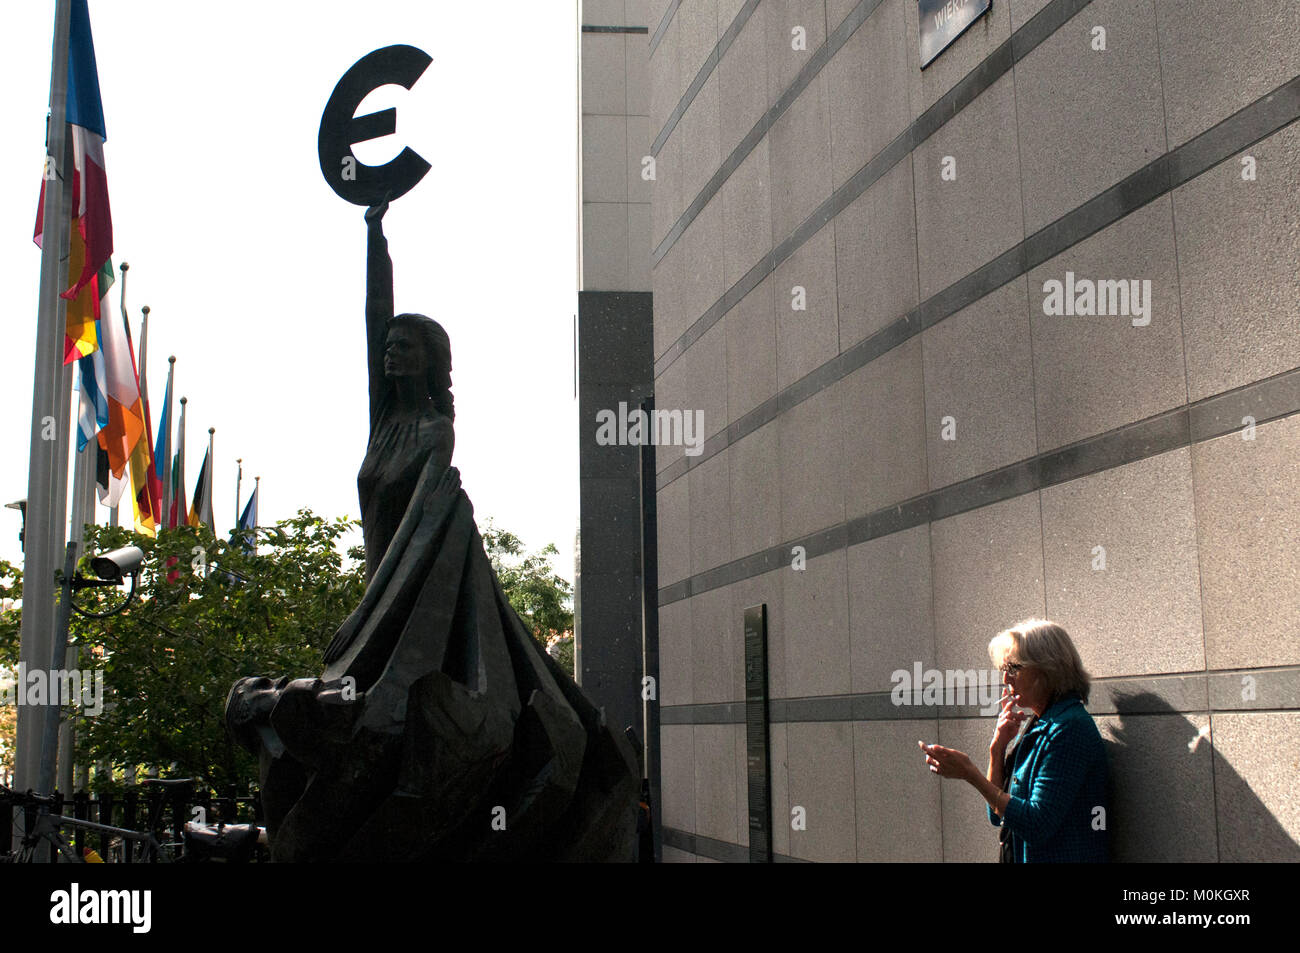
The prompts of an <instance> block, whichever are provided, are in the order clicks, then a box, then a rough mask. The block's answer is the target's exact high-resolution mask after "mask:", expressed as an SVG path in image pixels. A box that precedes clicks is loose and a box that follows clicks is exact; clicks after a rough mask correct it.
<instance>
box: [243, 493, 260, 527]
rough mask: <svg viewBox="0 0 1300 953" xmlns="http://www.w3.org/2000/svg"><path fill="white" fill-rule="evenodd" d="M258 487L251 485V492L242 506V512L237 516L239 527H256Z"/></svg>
mask: <svg viewBox="0 0 1300 953" xmlns="http://www.w3.org/2000/svg"><path fill="white" fill-rule="evenodd" d="M258 489H259V487H256V486H255V487H253V494H252V496H250V497H249V498H248V504H247V505H246V506H245V507H244V512H243V514H242V515H241V516H240V517H239V528H240V529H256V528H257V491H258Z"/></svg>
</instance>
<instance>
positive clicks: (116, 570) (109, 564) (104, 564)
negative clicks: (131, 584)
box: [90, 546, 144, 582]
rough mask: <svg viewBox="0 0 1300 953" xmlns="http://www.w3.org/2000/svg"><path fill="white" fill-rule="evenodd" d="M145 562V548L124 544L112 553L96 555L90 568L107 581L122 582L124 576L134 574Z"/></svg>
mask: <svg viewBox="0 0 1300 953" xmlns="http://www.w3.org/2000/svg"><path fill="white" fill-rule="evenodd" d="M143 562H144V550H143V549H141V548H140V547H139V546H123V547H122V548H121V549H115V550H113V551H112V552H111V553H104V555H102V556H96V557H95V558H94V559H92V560H91V561H90V568H91V569H93V570H94V571H95V575H96V576H98V577H99V578H100V579H103V580H105V581H106V582H121V581H122V577H123V576H131V575H134V574H135V573H136V572H137V571H138V570H139V569H140V564H141V563H143Z"/></svg>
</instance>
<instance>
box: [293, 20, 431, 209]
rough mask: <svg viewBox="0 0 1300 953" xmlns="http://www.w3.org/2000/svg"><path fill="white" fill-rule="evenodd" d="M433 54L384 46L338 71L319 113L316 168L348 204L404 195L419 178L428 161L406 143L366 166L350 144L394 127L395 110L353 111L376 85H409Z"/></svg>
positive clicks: (390, 130)
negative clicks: (379, 162) (387, 157)
mask: <svg viewBox="0 0 1300 953" xmlns="http://www.w3.org/2000/svg"><path fill="white" fill-rule="evenodd" d="M432 62H433V58H432V57H431V56H429V54H428V53H425V52H424V51H423V50H418V49H416V48H415V47H413V46H404V45H401V44H399V45H396V46H385V47H384V48H383V49H379V50H375V51H374V52H373V53H367V54H366V55H365V56H363V57H362V58H361V59H359V60H357V62H356V63H354V64H353V65H352V67H351V68H350V69H349V70H348V71H347V72H346V73H344V74H343V78H342V79H340V80H339V82H338V85H337V86H335V87H334V92H333V93H332V94H331V95H330V98H329V102H328V103H326V104H325V112H324V113H323V114H322V115H321V117H320V135H319V137H318V138H317V150H318V152H319V154H320V170H321V174H322V175H324V176H325V181H326V182H328V183H329V187H330V188H332V189H333V190H334V191H335V192H336V193H338V196H339V197H340V198H342V199H344V200H345V201H348V202H351V203H352V204H353V205H367V206H370V205H378V204H379V203H380V202H382V201H383V200H384V198H385V196H387V197H388V199H389V201H392V200H393V199H396V198H398V197H399V196H402V195H405V194H406V193H407V192H409V191H411V189H413V188H415V186H416V184H418V183H419V181H420V180H421V179H422V178H424V174H425V173H426V172H428V171H429V163H427V162H425V161H424V159H422V158H421V157H420V155H419V154H418V153H417V152H415V151H413V150H412V149H411V148H410V147H407V148H404V149H403V150H402V151H401V154H400V155H398V156H397V158H395V159H393V160H391V161H390V162H386V163H384V164H383V165H366V164H365V163H363V162H361V161H360V160H359V159H357V157H356V155H354V154H353V152H352V146H353V145H354V144H355V143H358V142H366V141H368V140H370V139H378V138H380V137H381V136H390V135H392V134H393V133H395V132H396V131H397V110H396V109H381V110H380V111H379V112H376V113H369V114H368V115H365V116H357V115H356V111H357V107H358V106H360V105H361V101H362V100H363V99H365V98H366V97H367V96H369V95H370V93H371V92H373V91H374V90H376V89H378V88H379V87H380V86H388V85H396V86H401V87H403V88H404V89H410V88H411V87H412V86H414V85H415V82H416V80H418V79H419V78H420V77H421V76H422V75H423V74H424V71H425V70H426V69H427V68H428V66H429V64H430V63H432Z"/></svg>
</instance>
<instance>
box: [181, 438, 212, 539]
mask: <svg viewBox="0 0 1300 953" xmlns="http://www.w3.org/2000/svg"><path fill="white" fill-rule="evenodd" d="M211 456H212V453H211V451H209V452H208V453H205V454H204V455H203V466H201V467H199V479H198V482H196V483H195V484H194V502H193V503H192V504H191V505H190V516H189V520H188V522H189V524H190V525H191V526H196V527H197V526H206V527H208V528H209V529H214V528H215V527H213V525H212V524H213V522H214V521H213V519H212V461H211V459H209V458H210V457H211Z"/></svg>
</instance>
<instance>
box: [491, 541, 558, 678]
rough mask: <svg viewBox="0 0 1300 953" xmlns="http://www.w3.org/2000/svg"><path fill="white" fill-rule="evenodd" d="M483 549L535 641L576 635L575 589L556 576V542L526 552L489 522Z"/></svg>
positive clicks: (546, 642)
mask: <svg viewBox="0 0 1300 953" xmlns="http://www.w3.org/2000/svg"><path fill="white" fill-rule="evenodd" d="M483 547H484V549H486V550H487V554H488V558H489V559H490V560H491V561H492V569H493V571H494V572H495V573H496V574H497V578H498V579H500V580H501V588H502V589H504V590H505V593H506V596H507V597H508V598H509V599H510V604H511V605H512V606H514V608H515V611H516V612H518V613H519V615H520V616H522V617H523V620H524V622H525V623H527V625H528V627H529V629H531V630H532V633H533V638H535V639H537V641H539V642H541V643H542V645H543V646H550V645H551V643H552V642H555V641H557V640H560V639H562V638H563V637H564V636H565V634H566V633H568V634H572V632H573V609H572V608H571V606H570V600H571V599H572V598H573V587H572V586H571V585H570V584H569V581H568V580H567V579H564V578H563V577H562V576H559V575H557V574H556V572H555V570H554V568H553V567H552V566H551V557H552V556H555V555H557V554H558V552H559V550H557V549H556V548H555V544H554V543H548V544H547V545H546V546H545V547H544V548H542V549H541V550H539V551H537V552H535V553H531V554H530V553H526V552H525V551H524V544H523V542H522V541H521V540H520V539H519V537H518V536H516V535H514V533H511V532H509V531H508V530H504V529H497V528H496V526H495V525H494V524H493V522H492V520H488V523H487V528H486V529H484V530H483ZM568 662H569V664H568V666H567V671H568V672H569V674H570V675H572V674H573V656H572V653H570V654H569V658H568Z"/></svg>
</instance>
